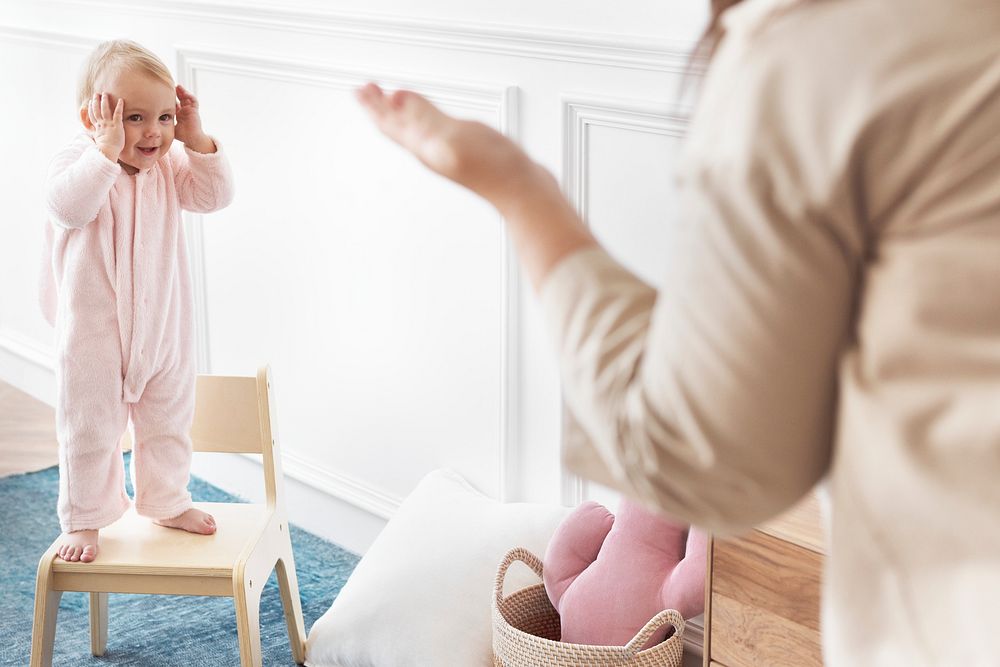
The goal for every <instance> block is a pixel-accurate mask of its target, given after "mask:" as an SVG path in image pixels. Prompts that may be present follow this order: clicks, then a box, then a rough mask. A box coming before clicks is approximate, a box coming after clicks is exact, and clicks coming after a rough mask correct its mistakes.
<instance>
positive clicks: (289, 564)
mask: <svg viewBox="0 0 1000 667" xmlns="http://www.w3.org/2000/svg"><path fill="white" fill-rule="evenodd" d="M275 569H276V570H277V572H278V590H279V591H281V606H282V607H283V608H284V610H285V623H286V625H288V643H289V644H290V645H291V647H292V658H293V659H294V660H295V664H297V665H301V664H303V663H304V662H305V661H306V630H305V622H303V620H302V600H301V599H300V597H299V580H298V577H297V576H296V574H295V559H294V558H293V557H292V545H291V544H290V543H289V544H288V546H287V548H286V550H285V555H284V556H283V557H281V558H279V559H278V563H277V565H276V567H275Z"/></svg>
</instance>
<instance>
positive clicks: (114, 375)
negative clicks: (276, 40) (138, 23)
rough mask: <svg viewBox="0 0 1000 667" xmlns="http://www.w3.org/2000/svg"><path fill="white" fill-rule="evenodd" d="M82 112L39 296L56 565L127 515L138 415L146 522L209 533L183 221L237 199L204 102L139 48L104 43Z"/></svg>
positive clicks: (51, 205) (139, 500) (57, 180)
mask: <svg viewBox="0 0 1000 667" xmlns="http://www.w3.org/2000/svg"><path fill="white" fill-rule="evenodd" d="M78 102H79V113H80V120H81V122H82V123H83V126H84V128H85V130H86V132H85V133H83V134H81V135H80V136H79V137H77V138H76V139H75V140H74V141H73V142H72V143H71V144H70V145H69V146H67V147H66V148H65V149H63V150H62V151H61V152H60V153H59V154H58V155H57V156H56V157H55V158H54V160H53V162H52V165H51V168H50V172H49V178H48V182H47V185H46V206H47V209H48V215H49V219H50V224H48V225H46V234H45V243H46V258H47V260H48V261H47V263H46V266H45V267H44V269H43V272H42V283H41V300H42V309H43V311H44V313H45V316H46V319H48V321H49V322H50V323H51V324H52V325H53V326H54V327H55V333H56V349H57V354H56V378H57V404H56V433H57V436H58V439H59V504H58V513H59V523H60V525H61V527H62V530H63V534H62V536H61V538H60V547H59V556H60V557H61V558H63V559H64V560H68V561H84V562H89V561H92V560H94V558H95V557H96V556H97V548H98V531H99V530H100V529H101V528H103V527H105V526H107V525H109V524H111V523H113V522H115V521H116V520H117V519H118V518H119V517H121V516H122V514H123V513H124V512H125V511H126V510H127V509H128V507H129V502H130V501H129V498H128V496H127V495H126V493H125V485H124V466H123V463H122V452H121V446H120V444H119V443H120V440H121V436H122V434H123V433H124V432H125V430H126V428H128V423H129V420H130V419H131V423H132V426H133V439H132V440H133V442H134V443H135V445H134V451H133V465H134V468H133V471H134V474H133V479H134V481H135V507H136V511H137V512H138V513H139V514H141V515H143V516H146V517H149V518H150V519H151V520H152V521H154V522H156V523H158V524H160V525H162V526H167V527H170V528H180V529H182V530H186V531H190V532H193V533H202V534H211V533H214V532H215V521H214V519H213V518H212V517H211V515H209V514H206V513H205V512H202V511H200V510H198V509H195V508H194V507H192V504H191V495H190V494H189V493H188V491H187V483H188V476H189V470H190V465H191V440H190V436H189V431H190V429H191V423H192V419H193V416H194V388H195V361H194V335H193V324H194V315H193V307H192V295H191V284H190V278H189V273H188V258H187V253H186V250H185V244H184V234H183V229H182V226H181V209H185V210H188V211H196V212H200V213H207V212H210V211H216V210H219V209H221V208H223V207H225V206H227V205H228V204H229V202H230V201H231V200H232V191H233V187H232V177H231V175H230V171H229V166H228V164H227V162H226V158H225V156H224V155H223V152H222V150H221V148H220V146H219V145H218V143H217V142H216V141H215V140H213V139H212V138H211V137H209V136H208V135H207V134H205V132H204V131H203V130H202V127H201V118H200V116H199V113H198V101H197V99H195V97H194V95H192V94H191V93H189V92H188V91H187V90H185V89H184V88H183V87H181V86H175V84H174V80H173V77H172V76H171V75H170V71H169V70H168V69H167V67H166V66H165V65H164V64H163V62H162V61H161V60H160V59H159V58H157V57H156V56H155V55H154V54H153V53H151V52H150V51H148V50H147V49H145V48H143V47H142V46H140V45H138V44H135V43H134V42H129V41H111V42H105V43H103V44H101V45H100V46H98V47H97V49H96V50H95V51H94V52H93V53H92V54H91V56H90V58H89V60H88V61H87V63H86V65H85V68H84V71H83V73H82V76H81V80H80V84H79V89H78ZM175 138H176V139H177V140H178V141H180V142H181V143H183V144H184V147H183V148H181V147H180V145H174V144H173V141H174V139H175Z"/></svg>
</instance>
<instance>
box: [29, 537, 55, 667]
mask: <svg viewBox="0 0 1000 667" xmlns="http://www.w3.org/2000/svg"><path fill="white" fill-rule="evenodd" d="M53 558H54V555H53V554H51V553H46V554H45V555H44V556H42V560H41V561H40V562H39V563H38V575H37V578H36V579H35V618H34V621H33V623H32V627H31V662H30V665H31V667H52V648H53V646H54V645H55V640H56V615H57V614H58V613H59V600H60V598H62V591H57V590H54V589H53V588H52V559H53Z"/></svg>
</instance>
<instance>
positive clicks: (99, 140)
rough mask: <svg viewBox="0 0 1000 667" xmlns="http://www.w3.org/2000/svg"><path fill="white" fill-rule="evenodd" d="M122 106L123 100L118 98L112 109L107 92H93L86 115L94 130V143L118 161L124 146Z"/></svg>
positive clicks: (123, 106) (110, 158)
mask: <svg viewBox="0 0 1000 667" xmlns="http://www.w3.org/2000/svg"><path fill="white" fill-rule="evenodd" d="M124 108H125V101H124V100H123V99H121V98H118V102H117V103H116V104H115V109H114V111H112V110H111V95H110V94H109V93H94V97H92V98H91V100H90V103H89V104H88V105H87V116H88V118H89V119H90V126H91V128H92V129H93V132H94V143H95V144H97V148H98V149H100V151H101V152H102V153H104V156H105V157H106V158H108V159H109V160H111V161H112V162H118V156H119V155H121V154H122V149H123V148H125V125H124V124H122V109H124Z"/></svg>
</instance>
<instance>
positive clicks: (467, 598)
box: [306, 470, 569, 667]
mask: <svg viewBox="0 0 1000 667" xmlns="http://www.w3.org/2000/svg"><path fill="white" fill-rule="evenodd" d="M568 512H569V509H567V508H564V507H560V506H558V505H542V504H534V503H505V504H504V503H498V502H496V501H495V500H493V499H491V498H488V497H486V496H484V495H482V494H481V493H479V492H478V491H476V490H475V489H474V488H472V486H470V485H469V484H468V483H467V482H466V481H465V480H464V479H462V477H460V476H459V475H458V474H457V473H455V472H452V471H449V470H437V471H435V472H432V473H430V474H429V475H427V476H426V477H425V478H424V479H423V480H422V481H421V482H420V484H418V485H417V488H416V489H414V490H413V492H412V493H411V494H410V495H409V496H408V497H407V498H406V500H405V501H404V502H403V504H402V505H401V506H400V508H399V511H398V512H397V513H396V514H395V516H393V518H392V519H391V520H390V521H389V523H388V525H386V527H385V529H384V530H383V531H382V532H381V533H380V534H379V536H378V538H377V539H376V540H375V542H374V544H372V546H371V548H370V549H369V550H368V552H367V553H366V554H365V556H364V558H362V559H361V562H360V563H358V566H357V568H356V569H355V570H354V572H353V573H352V574H351V577H350V579H349V580H348V581H347V583H346V584H345V585H344V588H343V590H341V591H340V595H338V596H337V599H336V600H335V601H334V603H333V606H331V607H330V609H329V610H327V612H326V613H325V614H323V616H321V617H320V618H319V619H318V620H317V621H316V623H315V624H314V625H313V626H312V629H311V630H310V632H309V641H308V645H307V649H306V656H307V660H306V664H307V665H309V666H310V667H404V666H413V667H479V666H482V667H492V665H493V662H492V648H491V641H492V631H491V625H490V600H491V598H492V593H493V582H494V578H495V576H496V568H497V565H498V564H499V563H500V560H501V559H502V558H503V556H504V554H506V552H507V551H508V550H510V549H511V548H513V547H518V546H521V547H526V548H527V549H529V550H531V551H532V552H533V553H535V554H537V555H538V556H539V557H541V556H543V555H544V554H545V547H546V545H547V544H548V540H549V537H551V535H552V533H553V532H554V531H555V529H556V526H558V524H559V523H560V522H561V521H562V519H563V518H564V517H565V516H566V514H567V513H568ZM535 583H538V578H537V577H536V576H535V575H534V574H533V573H531V572H530V571H529V570H528V569H527V568H526V567H524V566H523V565H518V564H515V565H514V566H513V567H512V568H511V570H510V573H509V574H508V576H507V590H508V591H510V590H516V589H518V588H521V587H523V586H527V585H529V584H535Z"/></svg>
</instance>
